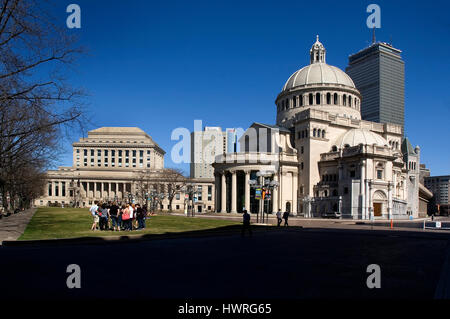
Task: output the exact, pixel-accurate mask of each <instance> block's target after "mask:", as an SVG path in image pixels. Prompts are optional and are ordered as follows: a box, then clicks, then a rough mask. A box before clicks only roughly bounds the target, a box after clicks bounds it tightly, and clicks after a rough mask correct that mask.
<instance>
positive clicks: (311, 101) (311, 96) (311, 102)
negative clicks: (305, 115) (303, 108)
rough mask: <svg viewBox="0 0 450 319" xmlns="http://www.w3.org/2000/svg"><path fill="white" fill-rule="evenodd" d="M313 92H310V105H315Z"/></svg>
mask: <svg viewBox="0 0 450 319" xmlns="http://www.w3.org/2000/svg"><path fill="white" fill-rule="evenodd" d="M313 99H314V98H313V94H312V93H309V105H313Z"/></svg>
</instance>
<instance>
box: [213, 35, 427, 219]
mask: <svg viewBox="0 0 450 319" xmlns="http://www.w3.org/2000/svg"><path fill="white" fill-rule="evenodd" d="M361 99H362V96H361V94H360V92H359V91H358V90H357V88H356V87H355V84H354V83H353V81H352V79H351V78H350V76H348V75H347V74H346V73H345V72H343V71H342V70H340V69H339V68H337V67H334V66H331V65H328V64H327V63H326V50H325V47H324V46H323V44H322V43H321V42H319V38H318V37H317V40H316V42H315V43H314V44H313V46H312V48H311V50H310V64H309V65H307V66H305V67H303V68H301V69H299V70H298V71H296V72H294V73H293V74H292V75H291V76H290V77H289V78H288V80H287V81H286V83H285V85H284V86H283V87H282V90H281V92H280V93H279V94H278V96H277V98H276V100H275V105H276V124H275V125H267V124H260V123H254V124H253V125H252V126H251V127H250V128H249V129H248V130H247V131H246V132H245V134H244V135H243V136H242V137H241V139H240V141H239V142H240V144H241V152H240V153H233V154H226V155H222V156H217V157H216V162H215V163H214V168H215V178H216V180H215V184H216V192H217V194H216V199H217V201H216V209H217V210H218V211H222V212H236V211H237V212H239V211H241V208H242V207H245V208H247V210H249V211H251V212H256V211H257V210H255V209H254V205H253V203H255V204H257V201H254V200H253V198H254V194H253V192H252V190H251V189H249V187H248V186H247V184H248V180H249V179H255V178H256V172H257V171H259V170H267V169H269V168H270V169H271V170H272V171H273V174H272V176H271V177H270V178H271V179H273V180H276V181H277V182H278V183H279V187H278V188H277V189H275V190H274V191H273V196H272V197H271V204H270V207H269V208H268V209H269V211H272V212H274V211H277V210H278V209H281V210H282V211H289V212H290V213H291V214H293V215H302V216H305V217H324V216H330V215H333V216H341V217H342V218H351V219H371V218H381V219H388V218H389V219H391V218H396V219H401V218H408V217H409V215H412V216H414V217H417V216H418V208H417V207H418V193H419V186H418V183H417V182H414V181H413V180H414V179H415V176H416V175H415V174H416V173H417V172H418V170H419V160H420V158H419V149H418V148H416V150H415V155H416V156H415V157H413V156H412V154H409V155H408V156H405V154H404V152H403V151H402V149H401V144H402V127H401V126H400V125H397V124H391V123H384V124H382V123H376V122H370V121H364V120H361ZM408 143H409V142H408ZM269 166H270V167H269ZM266 211H267V210H266Z"/></svg>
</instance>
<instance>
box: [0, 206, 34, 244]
mask: <svg viewBox="0 0 450 319" xmlns="http://www.w3.org/2000/svg"><path fill="white" fill-rule="evenodd" d="M35 212H36V209H35V208H31V209H27V210H25V211H21V212H19V213H17V214H12V215H10V216H8V217H5V216H3V217H2V218H1V219H0V245H1V244H2V242H3V241H10V240H17V239H18V238H19V237H20V235H22V234H23V232H24V231H25V228H26V227H27V225H28V223H29V222H30V220H31V218H32V217H33V215H34V213H35Z"/></svg>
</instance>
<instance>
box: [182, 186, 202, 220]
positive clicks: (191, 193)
mask: <svg viewBox="0 0 450 319" xmlns="http://www.w3.org/2000/svg"><path fill="white" fill-rule="evenodd" d="M181 190H182V191H183V193H185V194H188V197H187V198H186V196H185V198H184V201H185V206H186V199H187V202H188V205H189V202H191V205H190V206H191V209H190V211H191V217H194V216H195V209H194V202H195V196H196V195H197V192H198V188H197V186H196V185H195V184H186V185H184V186H183V187H182V188H181ZM186 215H187V216H189V214H188V212H187V211H186Z"/></svg>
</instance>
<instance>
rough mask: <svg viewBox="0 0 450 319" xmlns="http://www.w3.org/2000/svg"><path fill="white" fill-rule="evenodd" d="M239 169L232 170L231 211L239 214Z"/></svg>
mask: <svg viewBox="0 0 450 319" xmlns="http://www.w3.org/2000/svg"><path fill="white" fill-rule="evenodd" d="M236 195H237V171H232V172H231V213H232V214H237V209H236V202H237V198H236Z"/></svg>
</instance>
